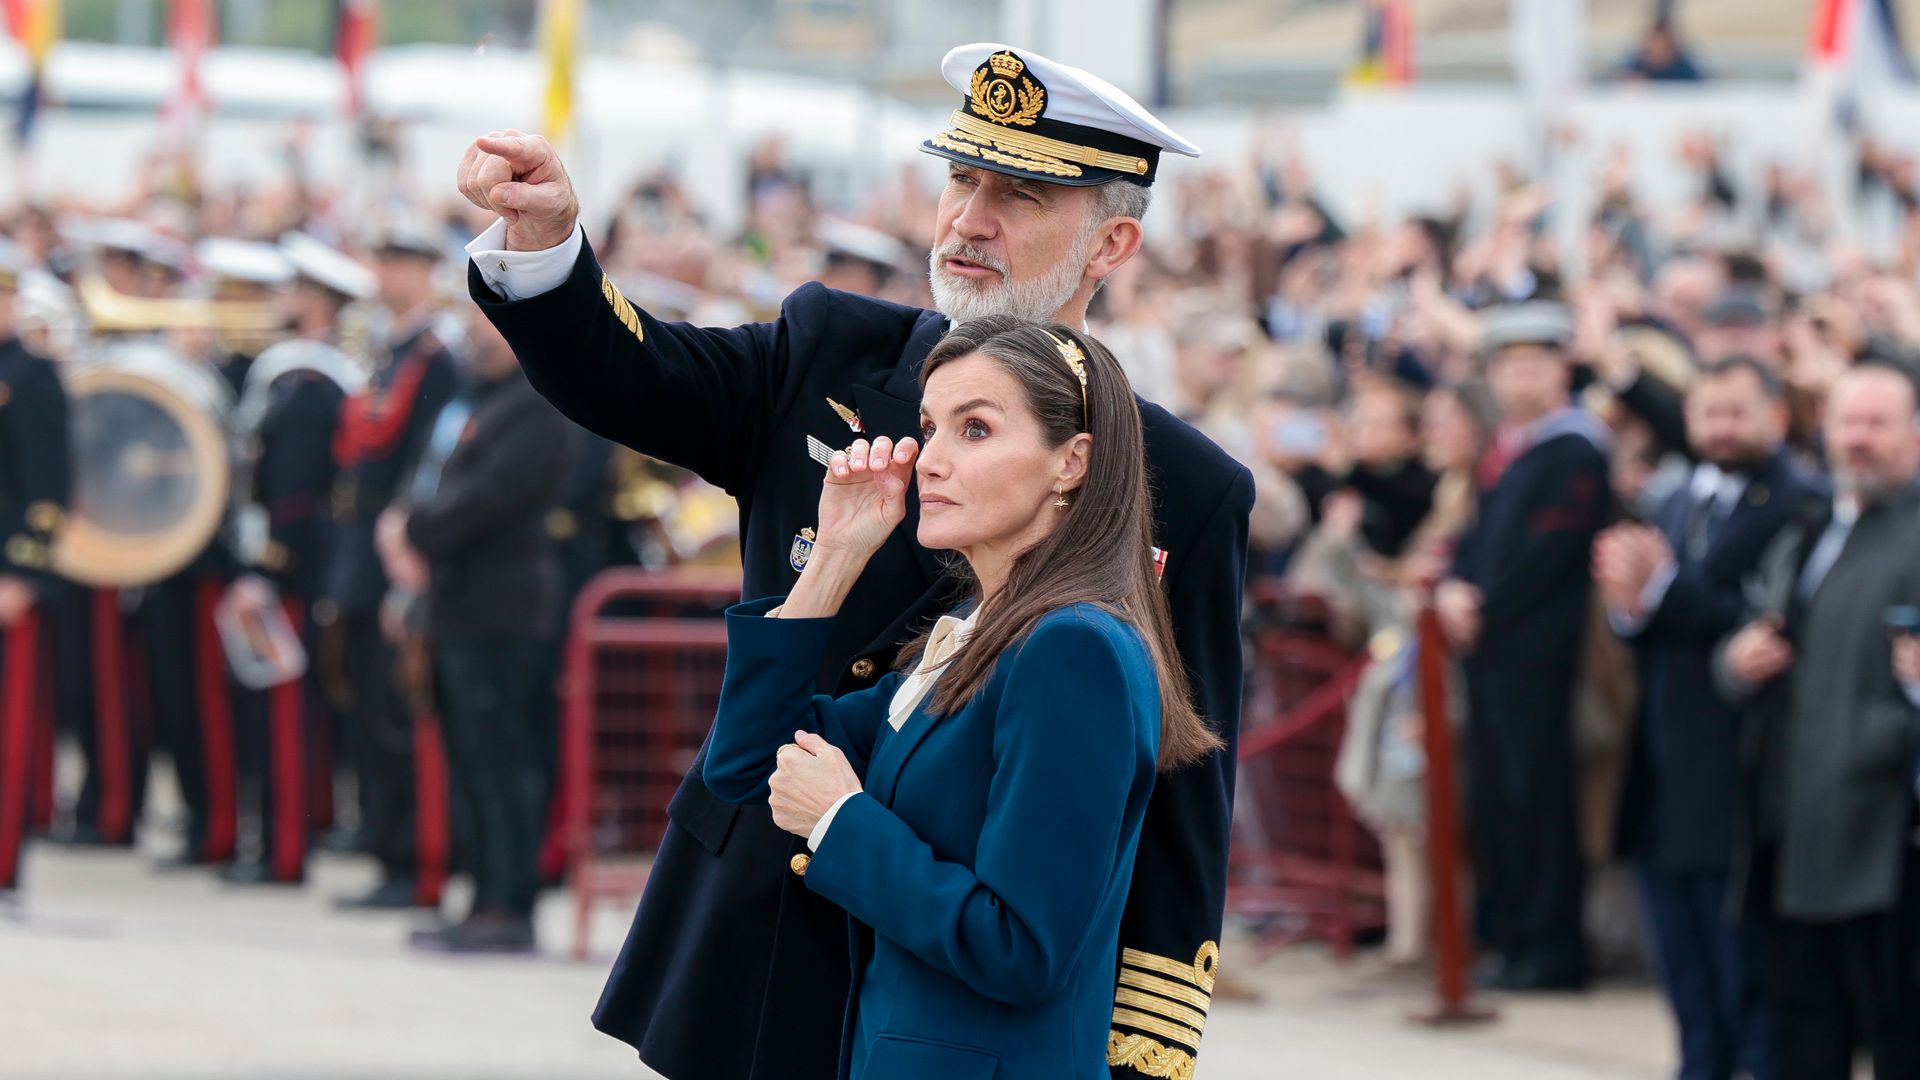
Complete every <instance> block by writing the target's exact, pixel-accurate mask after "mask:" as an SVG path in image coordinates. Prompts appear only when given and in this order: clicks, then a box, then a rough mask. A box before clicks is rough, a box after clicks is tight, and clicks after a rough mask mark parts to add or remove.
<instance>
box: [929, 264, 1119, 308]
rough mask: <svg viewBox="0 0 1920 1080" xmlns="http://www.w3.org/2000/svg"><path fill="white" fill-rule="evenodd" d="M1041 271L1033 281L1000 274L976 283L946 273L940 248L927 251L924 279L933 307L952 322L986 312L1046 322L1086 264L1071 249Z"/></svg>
mask: <svg viewBox="0 0 1920 1080" xmlns="http://www.w3.org/2000/svg"><path fill="white" fill-rule="evenodd" d="M1071 254H1072V255H1073V256H1074V257H1072V258H1063V259H1061V260H1060V261H1059V262H1057V263H1055V264H1054V265H1053V268H1052V269H1050V270H1048V271H1047V272H1046V273H1045V274H1044V275H1042V276H1041V277H1039V278H1038V279H1036V280H1033V281H1014V280H1012V279H1011V278H1009V277H1007V276H1004V275H1003V276H1002V277H1001V278H1000V279H999V280H998V281H994V282H992V283H989V284H985V285H979V284H975V283H974V282H972V281H969V280H967V279H965V278H960V277H957V276H955V275H951V274H948V273H947V271H946V269H945V268H944V267H942V266H941V265H940V249H938V248H935V249H934V250H933V251H931V252H929V253H928V255H927V283H928V285H930V286H931V287H932V289H933V307H934V310H936V311H938V312H939V313H940V314H942V315H945V316H946V317H947V318H948V319H949V320H951V321H952V322H953V323H954V325H956V326H957V325H959V324H960V323H964V322H970V321H972V320H974V319H980V318H985V317H986V316H988V315H1012V316H1014V317H1016V318H1021V319H1028V320H1031V321H1033V322H1049V321H1051V320H1052V319H1053V318H1054V317H1055V316H1057V315H1058V314H1059V313H1060V309H1061V308H1063V307H1066V306H1067V302H1068V301H1069V300H1072V299H1073V294H1074V293H1077V292H1079V291H1080V280H1081V278H1082V276H1083V274H1084V269H1083V268H1084V267H1085V265H1086V261H1087V260H1086V252H1085V251H1076V252H1073V253H1071Z"/></svg>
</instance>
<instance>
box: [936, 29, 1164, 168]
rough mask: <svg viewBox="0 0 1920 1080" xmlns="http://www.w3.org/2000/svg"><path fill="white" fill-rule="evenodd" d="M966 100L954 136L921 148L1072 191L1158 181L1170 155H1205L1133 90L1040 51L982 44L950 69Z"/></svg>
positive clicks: (957, 57) (945, 67)
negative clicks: (1163, 158)
mask: <svg viewBox="0 0 1920 1080" xmlns="http://www.w3.org/2000/svg"><path fill="white" fill-rule="evenodd" d="M940 68H941V73H942V74H943V75H945V76H946V79H947V81H948V82H949V83H950V84H952V85H953V87H954V88H955V89H957V90H959V91H960V92H961V94H962V95H963V97H962V99H961V102H960V107H959V108H958V109H956V110H954V112H953V114H952V115H951V116H950V117H948V119H947V127H946V130H944V131H941V132H940V133H939V134H937V135H935V136H933V137H932V138H930V139H928V140H926V141H925V142H923V143H921V144H920V149H921V150H923V151H925V152H926V153H929V154H933V155H935V156H937V157H943V158H946V159H948V160H950V161H957V162H960V163H961V164H964V165H972V166H975V167H977V168H982V169H990V170H992V171H994V172H997V173H1004V174H1006V175H1008V176H1019V177H1024V178H1027V179H1030V180H1041V181H1045V182H1046V183H1050V184H1065V185H1068V186H1070V187H1094V186H1097V185H1100V184H1105V183H1109V182H1111V181H1114V180H1126V181H1129V182H1131V183H1135V184H1139V185H1141V186H1143V187H1145V186H1148V185H1151V184H1152V183H1153V181H1154V177H1155V175H1156V174H1157V173H1158V171H1159V164H1160V153H1161V151H1163V150H1166V151H1172V152H1173V153H1178V154H1185V155H1187V156H1189V157H1198V156H1199V155H1200V149H1199V147H1197V146H1194V145H1193V144H1192V143H1189V142H1187V141H1186V140H1185V139H1182V138H1181V137H1180V136H1179V135H1177V134H1175V133H1174V132H1173V131H1172V130H1171V129H1170V128H1168V127H1167V126H1166V125H1165V124H1162V123H1161V122H1160V121H1159V119H1158V118H1156V117H1154V116H1153V114H1152V113H1149V112H1147V111H1146V110H1145V109H1143V108H1141V107H1140V105H1139V103H1138V102H1135V101H1134V100H1133V99H1132V98H1131V97H1128V96H1127V95H1126V94H1125V93H1123V92H1121V91H1120V90H1118V89H1116V88H1115V87H1113V86H1111V85H1110V84H1108V83H1106V82H1104V81H1102V80H1101V79H1099V78H1097V77H1095V76H1093V75H1091V74H1089V73H1087V72H1084V71H1081V70H1080V69H1078V68H1074V67H1069V66H1067V65H1065V64H1061V63H1057V62H1055V61H1053V60H1049V59H1047V58H1046V57H1044V56H1040V55H1039V54H1037V53H1028V52H1023V51H1016V50H1014V49H1011V48H1008V47H1007V46H1004V45H998V44H995V43H992V42H981V43H976V44H973V45H962V46H960V47H959V48H957V49H954V50H953V51H952V52H950V53H948V54H947V57H946V59H945V60H944V61H943V62H942V63H941V65H940Z"/></svg>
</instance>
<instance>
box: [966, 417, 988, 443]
mask: <svg viewBox="0 0 1920 1080" xmlns="http://www.w3.org/2000/svg"><path fill="white" fill-rule="evenodd" d="M966 431H967V438H969V439H984V438H986V437H987V425H985V424H983V423H981V422H980V421H978V420H969V421H967V428H966Z"/></svg>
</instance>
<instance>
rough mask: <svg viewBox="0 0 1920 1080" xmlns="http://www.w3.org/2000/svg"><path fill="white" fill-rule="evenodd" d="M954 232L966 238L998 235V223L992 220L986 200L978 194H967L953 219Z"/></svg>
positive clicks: (984, 237) (981, 238)
mask: <svg viewBox="0 0 1920 1080" xmlns="http://www.w3.org/2000/svg"><path fill="white" fill-rule="evenodd" d="M953 229H954V232H956V233H958V234H959V235H960V236H961V237H962V238H964V239H967V240H991V239H993V237H995V236H997V235H999V232H1000V223H999V222H998V221H996V220H994V217H993V214H992V212H991V210H990V209H989V208H988V206H987V201H986V200H985V199H983V198H981V197H980V196H979V195H977V194H975V195H969V196H967V199H966V201H965V202H963V203H961V204H960V213H959V214H958V215H957V216H955V217H954V219H953Z"/></svg>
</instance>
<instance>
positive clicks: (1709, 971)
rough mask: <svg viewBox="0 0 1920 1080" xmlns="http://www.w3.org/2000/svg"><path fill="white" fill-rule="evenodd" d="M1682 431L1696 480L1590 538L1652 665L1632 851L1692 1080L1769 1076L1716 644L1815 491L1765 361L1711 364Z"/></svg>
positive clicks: (1728, 713) (1600, 570)
mask: <svg viewBox="0 0 1920 1080" xmlns="http://www.w3.org/2000/svg"><path fill="white" fill-rule="evenodd" d="M1686 430H1687V438H1688V441H1689V442H1690V443H1691V444H1692V447H1693V451H1694V454H1695V456H1696V457H1697V458H1698V459H1699V464H1698V465H1696V466H1694V470H1693V475H1692V478H1691V481H1690V482H1689V483H1688V484H1687V486H1685V487H1683V488H1681V489H1680V490H1678V491H1676V492H1674V493H1673V495H1672V496H1670V497H1669V498H1668V499H1667V501H1666V502H1665V504H1664V505H1662V507H1661V508H1660V512H1659V514H1658V515H1657V516H1656V517H1655V519H1654V521H1653V522H1652V523H1651V524H1646V525H1639V524H1622V525H1616V526H1614V527H1613V528H1611V529H1608V530H1607V531H1606V532H1605V533H1602V534H1601V536H1600V539H1599V542H1598V543H1597V544H1596V545H1595V547H1594V578H1595V580H1596V581H1598V583H1599V585H1600V594H1601V596H1602V597H1603V598H1604V599H1605V600H1606V603H1607V609H1608V618H1609V621H1611V623H1612V624H1613V627H1614V629H1615V630H1617V631H1619V632H1620V633H1621V634H1622V635H1624V636H1625V637H1627V638H1628V640H1630V641H1631V642H1633V644H1634V646H1635V656H1636V659H1637V661H1638V667H1639V673H1640V688H1641V689H1640V693H1641V700H1640V716H1639V724H1638V725H1637V727H1636V728H1635V731H1634V735H1633V745H1632V751H1631V757H1630V759H1629V765H1628V772H1627V782H1626V787H1625V789H1624V790H1623V792H1622V794H1621V797H1620V807H1621V825H1620V833H1619V835H1620V846H1621V850H1622V852H1623V853H1624V854H1625V855H1626V856H1627V857H1628V858H1629V859H1631V860H1632V861H1633V865H1634V870H1635V873H1636V876H1637V878H1638V881H1639V886H1640V899H1641V903H1642V909H1643V910H1644V911H1645V913H1646V917H1647V925H1648V927H1649V929H1650V930H1651V933H1652V938H1653V946H1654V952H1655V957H1656V959H1657V961H1658V965H1659V971H1660V979H1661V983H1662V985H1663V987H1664V989H1665V990H1666V994H1667V1002H1668V1004H1669V1005H1670V1006H1671V1007H1672V1009H1673V1015H1674V1019H1675V1020H1676V1021H1677V1022H1678V1024H1679V1028H1680V1077H1681V1080H1732V1077H1733V1076H1734V1075H1735V1074H1736V1073H1739V1072H1741V1071H1742V1070H1745V1071H1746V1072H1747V1073H1748V1074H1749V1075H1751V1076H1752V1077H1753V1078H1754V1080H1773V1077H1774V1076H1775V1075H1777V1073H1776V1066H1775V1055H1774V1053H1773V1029H1772V1025H1771V1021H1770V1019H1769V1017H1768V1014H1767V1010H1766V1008H1765V993H1764V984H1763V980H1762V969H1763V961H1764V954H1763V953H1762V951H1761V942H1760V938H1759V931H1758V930H1757V929H1756V928H1754V927H1751V926H1744V927H1743V926H1736V925H1735V922H1734V919H1733V918H1732V915H1731V913H1730V912H1729V910H1728V907H1727V899H1728V890H1727V867H1728V864H1729V863H1730V862H1731V861H1732V858H1733V819H1734V813H1735V808H1736V806H1737V805H1738V802H1739V798H1738V794H1737V783H1736V780H1737V776H1738V772H1739V766H1738V763H1737V761H1738V753H1737V747H1738V742H1739V732H1740V711H1739V709H1738V708H1736V707H1734V706H1731V705H1728V704H1726V703H1725V702H1723V701H1722V700H1721V699H1720V697H1719V694H1718V693H1717V692H1716V690H1715V688H1714V685H1713V671H1712V667H1713V650H1714V648H1715V646H1717V645H1718V644H1719V643H1720V640H1721V639H1722V638H1724V637H1726V635H1728V634H1730V633H1732V632H1733V631H1734V630H1735V629H1736V628H1737V627H1738V626H1739V622H1740V616H1741V614H1742V613H1743V611H1744V609H1745V605H1746V600H1745V595H1744V593H1742V591H1741V585H1742V583H1743V582H1744V580H1745V579H1746V577H1747V575H1748V574H1749V573H1751V572H1752V570H1753V568H1754V566H1755V565H1756V564H1757V563H1758V562H1759V560H1760V554H1761V552H1762V551H1764V550H1765V549H1766V547H1767V545H1768V543H1770V542H1771V541H1772V540H1773V538H1774V536H1775V535H1777V534H1778V533H1779V532H1780V530H1781V528H1783V527H1784V526H1786V525H1787V523H1788V522H1789V521H1791V520H1792V519H1793V515H1794V514H1795V512H1796V511H1797V509H1798V508H1799V507H1800V505H1801V504H1802V503H1803V502H1804V501H1805V500H1806V499H1807V498H1808V497H1809V496H1810V495H1812V494H1813V488H1812V487H1811V481H1810V480H1809V479H1808V478H1806V477H1804V476H1802V475H1801V474H1800V472H1799V471H1798V470H1797V469H1796V468H1795V467H1794V465H1793V463H1792V462H1791V460H1790V459H1789V458H1788V457H1787V455H1786V453H1785V452H1784V451H1783V450H1782V445H1783V443H1784V442H1785V439H1786V434H1787V403H1786V390H1785V387H1784V385H1783V384H1782V383H1781V381H1780V377H1779V376H1778V375H1777V374H1775V373H1774V371H1773V370H1772V369H1771V368H1768V367H1766V366H1764V365H1762V364H1761V363H1759V362H1758V361H1756V360H1753V359H1750V358H1746V357H1734V358H1729V359H1726V360H1721V361H1719V362H1717V363H1714V364H1711V365H1709V366H1708V367H1707V368H1706V369H1705V370H1704V371H1702V372H1701V373H1700V375H1699V377H1698V378H1697V379H1696V380H1695V381H1694V384H1693V386H1692V387H1691V388H1690V389H1689V390H1688V391H1687V401H1686Z"/></svg>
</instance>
